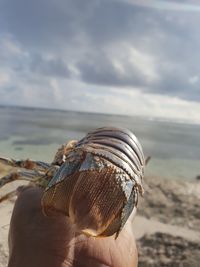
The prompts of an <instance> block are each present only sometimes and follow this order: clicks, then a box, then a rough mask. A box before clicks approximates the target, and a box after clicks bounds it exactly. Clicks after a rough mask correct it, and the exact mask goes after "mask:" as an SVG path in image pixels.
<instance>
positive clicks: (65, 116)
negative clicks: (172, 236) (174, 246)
mask: <svg viewBox="0 0 200 267" xmlns="http://www.w3.org/2000/svg"><path fill="white" fill-rule="evenodd" d="M199 24H200V3H199V1H198V0H196V1H195V0H193V1H192V0H184V1H179V0H177V1H172V0H165V1H164V0H149V1H147V0H67V1H63V0H56V1H55V0H40V1H39V0H34V1H33V0H32V1H31V0H18V1H14V0H1V1H0V154H1V155H2V156H7V157H13V158H18V159H21V158H31V159H36V160H38V159H40V160H44V161H48V162H51V160H52V159H53V156H54V154H55V152H56V150H57V148H58V147H59V145H61V144H62V143H65V142H67V141H69V140H70V139H79V138H81V137H83V136H84V135H85V134H86V133H87V132H88V131H90V130H91V129H94V128H98V127H101V126H107V125H109V126H111V125H113V126H120V127H125V128H129V129H130V130H131V131H133V133H135V134H136V136H137V137H138V138H139V140H140V142H141V144H142V147H143V149H144V153H145V156H146V157H147V156H151V160H150V161H149V164H148V166H147V168H146V180H145V181H146V183H147V185H148V184H149V186H150V187H151V183H152V181H154V182H153V187H154V186H155V187H156V186H157V184H156V185H155V180H156V181H159V182H158V183H161V184H162V183H163V181H165V180H164V179H167V180H166V181H167V182H164V183H165V184H164V185H166V184H171V183H172V182H173V181H174V180H178V182H177V184H176V185H174V186H173V187H174V188H176V191H177V192H179V191H180V190H178V189H177V188H178V187H177V186H178V184H179V183H181V182H182V181H186V182H191V183H192V182H194V181H195V180H196V183H197V185H198V186H199V183H198V181H197V180H198V179H196V178H199V177H200V176H199V175H200V167H199V166H200V165H199V159H200V138H199V135H200V134H199V133H200V103H199V102H200V64H199V62H200V53H199V47H200V28H199ZM148 177H149V178H148ZM152 177H153V180H152ZM199 179H200V178H199ZM148 181H149V182H148ZM164 185H163V187H164ZM197 185H195V186H194V187H196V188H199V187H198V186H197ZM188 186H189V185H188ZM163 187H162V186H161V188H162V193H163V192H164V189H163ZM183 188H190V190H189V189H188V190H189V191H187V192H185V191H184V193H183V192H182V191H181V192H182V193H180V194H182V195H184V194H185V196H186V197H185V199H182V198H181V200H180V199H179V200H180V201H179V202H177V201H178V200H177V196H176V199H175V198H172V199H171V201H172V202H173V205H174V206H173V207H176V205H177V203H179V205H180V202H181V203H182V202H184V203H185V204H184V205H185V206H184V205H183V206H184V207H182V206H181V208H180V210H179V215H177V214H178V213H176V214H175V213H173V215H174V216H180V218H181V219H180V220H176V221H173V222H172V221H170V222H169V221H167V220H166V217H167V216H168V215H169V214H170V212H172V210H170V209H169V210H168V211H169V213H168V214H166V212H164V211H163V210H162V211H160V210H159V209H158V207H157V206H156V205H158V204H159V203H160V202H162V201H163V202H162V205H164V206H162V205H161V206H162V207H165V208H166V206H165V205H167V204H164V202H165V201H164V199H163V196H162V197H161V198H160V199H159V200H158V199H157V200H154V202H151V199H148V201H149V202H148V203H151V205H150V204H149V205H148V207H146V206H145V204H144V206H145V207H146V210H151V214H150V213H148V212H146V213H145V212H144V214H142V215H144V216H146V217H147V218H150V217H151V215H152V214H153V213H154V215H155V214H157V215H155V218H156V219H159V220H160V221H162V222H165V223H166V222H167V223H172V224H178V225H179V224H181V225H182V226H183V225H184V221H185V217H184V216H186V217H187V216H190V215H191V216H193V217H195V216H196V217H195V220H196V219H197V217H198V216H199V215H198V214H200V209H199V205H197V204H195V205H196V206H195V210H196V212H197V213H195V210H193V209H192V211H191V214H190V215H186V214H184V215H183V214H182V215H180V212H183V209H185V210H187V208H185V207H186V206H187V203H188V195H187V194H189V196H190V197H191V196H194V192H193V191H192V189H191V186H189V187H187V186H186V185H185V184H184V186H183ZM192 188H193V187H192ZM157 189H158V187H157ZM166 190H167V192H165V194H164V193H163V194H164V195H165V197H170V196H171V195H170V194H171V193H170V192H171V191H170V190H173V188H172V186H171V187H170V188H168V189H166ZM188 192H189V193H188ZM157 193H158V192H157ZM159 194H161V193H159ZM159 194H158V195H159ZM198 194H199V191H198ZM198 194H197V195H198ZM150 195H151V193H149V196H150ZM147 196H148V190H147ZM195 197H196V195H195ZM147 198H148V197H147ZM167 201H168V199H167V200H166V202H167ZM191 201H192V202H191V206H190V208H188V209H190V210H191V207H192V206H194V199H193V200H191ZM195 201H196V198H195ZM192 203H193V204H192ZM195 203H197V202H195ZM198 203H199V202H198ZM153 205H154V208H155V209H156V207H157V210H156V212H154V211H155V209H154V211H153V210H152V209H151V208H152V207H153ZM160 209H161V208H160ZM159 212H161V213H162V212H163V217H162V218H160V217H159V216H158V214H159ZM174 212H175V211H174ZM194 213H195V214H196V215H195V216H194ZM152 216H153V215H152ZM193 217H192V218H193ZM163 218H164V219H163ZM181 220H182V221H181ZM180 221H181V222H182V223H180ZM195 223H196V221H195ZM195 223H194V224H195ZM195 225H196V224H195ZM184 226H185V225H184ZM186 227H189V228H192V229H193V230H194V229H197V228H195V227H196V226H195V227H194V225H193V224H192V226H191V225H190V226H188V224H187V225H186ZM180 243H182V241H180ZM142 244H143V245H142V247H144V246H145V244H146V243H145V241H144V243H142ZM187 246H189V245H186V247H187ZM141 250H142V249H141ZM156 251H157V250H156ZM154 252H155V251H154ZM154 252H152V253H153V254H152V255H153V257H154V256H155V253H157V254H158V252H155V253H154ZM189 255H190V253H189ZM143 256H144V255H143ZM165 256H166V255H165ZM141 257H142V256H141ZM167 257H168V256H166V258H167ZM143 258H144V257H143ZM168 258H169V257H168ZM141 259H142V258H141ZM144 262H145V260H144V261H143V263H141V264H144ZM146 262H147V263H148V264H150V263H149V262H151V261H150V260H149V259H148V260H146ZM152 264H153V265H140V266H157V265H156V263H155V262H154V263H152ZM158 264H160V265H158V266H161V265H162V264H167V263H163V262H162V264H161V263H158ZM169 264H175V265H162V266H179V265H176V263H174V262H171V263H169ZM177 264H178V263H177ZM187 264H188V263H187ZM180 266H182V265H180ZM186 266H199V265H192V264H191V263H189V265H186Z"/></svg>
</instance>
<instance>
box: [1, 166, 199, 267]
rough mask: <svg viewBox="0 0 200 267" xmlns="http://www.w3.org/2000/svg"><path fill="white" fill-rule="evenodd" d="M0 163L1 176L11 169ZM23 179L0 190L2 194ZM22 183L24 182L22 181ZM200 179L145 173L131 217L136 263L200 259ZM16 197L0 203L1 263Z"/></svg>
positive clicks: (143, 266)
mask: <svg viewBox="0 0 200 267" xmlns="http://www.w3.org/2000/svg"><path fill="white" fill-rule="evenodd" d="M0 167H1V172H0V174H1V176H2V175H4V174H5V173H8V172H9V171H11V170H10V169H9V168H5V167H3V166H0ZM21 184H22V182H14V183H12V184H9V185H7V186H5V188H4V189H3V190H1V195H3V194H4V193H6V192H8V191H10V190H13V189H14V188H16V187H17V186H19V185H21ZM23 184H24V183H23ZM199 192H200V182H198V181H195V180H194V181H190V182H188V181H178V180H174V181H172V180H168V179H164V178H159V177H150V176H149V177H145V194H144V197H143V198H140V201H139V206H138V212H137V215H136V217H135V218H134V220H133V231H134V234H135V237H136V241H137V247H138V253H139V267H154V266H155V267H156V266H166V267H168V266H169V267H170V266H175V267H176V266H177V267H179V266H180V267H181V266H185V267H186V266H190V267H193V266H194V267H198V266H199V262H200V255H199V249H200V225H199V219H200V218H199V216H200V208H199V201H200V195H199ZM14 201H15V198H12V199H11V200H7V201H5V202H3V203H1V204H0V214H1V220H0V267H5V266H6V263H7V261H8V241H7V240H8V230H9V222H10V218H11V214H12V209H13V205H14Z"/></svg>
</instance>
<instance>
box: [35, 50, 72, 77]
mask: <svg viewBox="0 0 200 267" xmlns="http://www.w3.org/2000/svg"><path fill="white" fill-rule="evenodd" d="M30 71H31V72H34V73H38V74H40V75H47V76H58V77H61V78H69V77H70V71H69V69H68V67H67V66H66V64H65V63H64V61H63V60H62V59H60V58H55V59H54V58H53V59H44V58H43V57H42V56H41V55H40V54H35V55H34V56H32V57H31V62H30Z"/></svg>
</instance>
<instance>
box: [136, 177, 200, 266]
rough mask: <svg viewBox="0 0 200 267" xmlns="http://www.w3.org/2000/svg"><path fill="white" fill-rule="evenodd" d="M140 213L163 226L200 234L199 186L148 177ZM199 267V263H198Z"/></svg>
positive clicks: (194, 182) (141, 200) (140, 204)
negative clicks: (194, 231) (163, 224)
mask: <svg viewBox="0 0 200 267" xmlns="http://www.w3.org/2000/svg"><path fill="white" fill-rule="evenodd" d="M145 182H146V184H147V185H146V192H145V194H144V198H142V199H141V198H140V202H139V208H138V213H139V214H140V215H142V216H145V217H147V218H149V219H157V220H159V221H161V222H163V223H168V224H172V225H180V226H183V227H187V228H190V229H193V230H197V231H200V223H199V221H200V204H199V203H200V183H199V182H197V181H193V182H186V181H181V180H168V179H161V178H158V177H147V178H146V180H145ZM199 266H200V264H199Z"/></svg>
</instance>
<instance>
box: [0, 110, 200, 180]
mask: <svg viewBox="0 0 200 267" xmlns="http://www.w3.org/2000/svg"><path fill="white" fill-rule="evenodd" d="M102 126H119V127H125V128H128V129H130V130H131V131H132V132H133V133H134V134H135V135H136V136H137V137H138V139H139V140H140V142H141V144H142V147H143V150H144V154H145V156H146V157H147V156H151V160H150V162H149V164H148V165H147V167H146V172H145V174H146V176H148V175H155V176H161V177H165V178H169V179H194V178H195V177H196V176H197V175H200V162H199V161H200V125H193V124H186V123H176V122H170V121H162V120H156V119H152V118H144V117H133V116H132V117H130V116H121V115H108V114H96V113H83V112H74V111H60V110H48V109H36V108H21V107H5V106H1V107H0V155H1V156H5V157H11V158H15V159H26V158H29V159H34V160H43V161H47V162H51V161H52V159H53V156H54V154H55V152H56V150H57V148H58V147H59V146H60V145H61V144H63V143H65V142H67V141H69V140H71V139H80V138H82V137H83V136H84V135H85V134H86V133H87V132H88V131H90V130H92V129H95V128H98V127H102Z"/></svg>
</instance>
